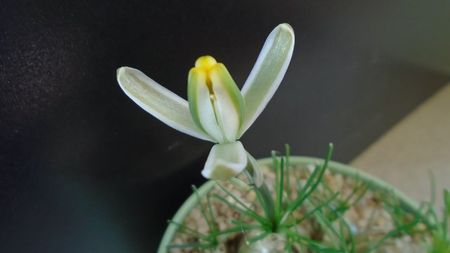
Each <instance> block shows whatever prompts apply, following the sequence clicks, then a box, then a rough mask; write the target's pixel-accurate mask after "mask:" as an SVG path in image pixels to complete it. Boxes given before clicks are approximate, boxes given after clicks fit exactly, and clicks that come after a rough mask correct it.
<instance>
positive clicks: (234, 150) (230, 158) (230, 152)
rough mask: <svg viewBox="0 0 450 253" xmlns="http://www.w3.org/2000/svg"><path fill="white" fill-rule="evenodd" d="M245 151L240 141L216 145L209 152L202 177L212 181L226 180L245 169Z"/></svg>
mask: <svg viewBox="0 0 450 253" xmlns="http://www.w3.org/2000/svg"><path fill="white" fill-rule="evenodd" d="M247 162H248V161H247V151H245V149H244V146H243V145H242V143H241V142H240V141H236V142H232V143H224V144H216V145H214V146H213V147H212V149H211V151H210V152H209V156H208V159H207V160H206V163H205V167H204V168H203V171H202V175H203V176H204V177H206V178H210V179H214V180H226V179H229V178H231V177H234V176H236V175H237V174H239V173H240V172H242V171H243V170H244V169H245V168H246V167H247Z"/></svg>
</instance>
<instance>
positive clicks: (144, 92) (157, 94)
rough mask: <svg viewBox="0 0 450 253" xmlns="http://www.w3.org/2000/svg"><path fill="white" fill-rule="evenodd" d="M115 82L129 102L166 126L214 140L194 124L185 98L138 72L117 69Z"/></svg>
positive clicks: (131, 69)
mask: <svg viewBox="0 0 450 253" xmlns="http://www.w3.org/2000/svg"><path fill="white" fill-rule="evenodd" d="M117 81H118V82H119V85H120V87H121V88H122V90H123V91H124V92H125V94H126V95H127V96H128V97H130V98H131V100H133V101H134V102H135V103H136V104H138V105H139V106H140V107H141V108H142V109H144V110H145V111H147V112H148V113H150V114H151V115H153V116H155V117H156V118H157V119H159V120H161V121H162V122H164V123H166V124H167V125H168V126H170V127H173V128H175V129H176V130H178V131H180V132H183V133H185V134H188V135H191V136H193V137H196V138H199V139H203V140H208V141H213V140H212V139H211V137H209V136H208V135H207V134H205V133H204V132H203V131H202V130H201V129H199V128H198V127H197V126H196V125H195V123H194V121H193V120H192V117H191V115H190V113H189V107H188V103H187V101H186V100H185V99H183V98H181V97H179V96H178V95H176V94H175V93H173V92H171V91H170V90H168V89H166V88H164V87H163V86H161V85H159V84H158V83H157V82H155V81H153V80H152V79H151V78H149V77H148V76H146V75H145V74H144V73H142V72H141V71H139V70H137V69H133V68H129V67H121V68H119V69H118V70H117Z"/></svg>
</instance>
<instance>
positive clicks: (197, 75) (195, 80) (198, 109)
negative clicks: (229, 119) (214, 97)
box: [188, 69, 225, 143]
mask: <svg viewBox="0 0 450 253" xmlns="http://www.w3.org/2000/svg"><path fill="white" fill-rule="evenodd" d="M188 98H189V107H190V110H191V113H192V117H193V119H194V121H195V122H197V124H198V125H199V127H201V128H202V129H203V130H204V131H205V132H206V133H208V134H209V136H211V137H212V138H213V139H214V142H219V143H221V142H224V140H225V139H224V136H223V133H222V130H221V128H220V126H219V123H218V122H217V119H216V113H215V111H214V106H213V103H212V101H211V97H210V92H209V89H208V86H207V85H206V74H205V73H204V72H202V71H196V70H195V69H192V70H191V71H190V72H189V77H188Z"/></svg>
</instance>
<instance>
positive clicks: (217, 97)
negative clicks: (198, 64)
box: [210, 63, 244, 142]
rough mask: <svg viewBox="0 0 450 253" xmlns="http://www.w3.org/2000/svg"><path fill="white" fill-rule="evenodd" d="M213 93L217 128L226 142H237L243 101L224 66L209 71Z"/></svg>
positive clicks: (218, 65)
mask: <svg viewBox="0 0 450 253" xmlns="http://www.w3.org/2000/svg"><path fill="white" fill-rule="evenodd" d="M210 78H211V86H212V90H213V91H214V92H213V93H214V99H212V101H213V103H214V110H215V112H216V118H217V122H218V124H219V126H220V127H221V129H222V131H223V135H224V137H225V139H226V141H228V142H233V141H236V140H237V137H238V134H239V128H240V126H241V122H242V119H243V113H244V100H243V98H242V95H241V92H240V91H239V88H238V87H237V85H236V83H235V82H234V80H233V78H232V77H231V75H230V74H229V73H228V71H227V69H226V68H225V66H224V65H223V64H221V63H219V64H217V65H216V66H215V67H214V68H213V69H211V71H210Z"/></svg>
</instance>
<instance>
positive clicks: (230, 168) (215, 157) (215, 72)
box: [117, 24, 295, 180]
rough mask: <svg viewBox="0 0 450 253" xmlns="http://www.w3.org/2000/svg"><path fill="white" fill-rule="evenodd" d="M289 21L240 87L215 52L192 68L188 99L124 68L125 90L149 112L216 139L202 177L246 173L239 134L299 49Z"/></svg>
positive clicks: (272, 38)
mask: <svg viewBox="0 0 450 253" xmlns="http://www.w3.org/2000/svg"><path fill="white" fill-rule="evenodd" d="M294 42H295V37H294V32H293V30H292V28H291V26H290V25H288V24H281V25H278V26H277V27H276V28H275V29H274V30H273V31H272V32H271V33H270V35H269V36H268V38H267V40H266V42H265V44H264V46H263V48H262V50H261V52H260V54H259V56H258V59H257V60H256V63H255V66H254V67H253V69H252V71H251V72H250V75H249V77H248V78H247V81H246V82H245V83H244V85H243V87H242V90H241V91H240V90H239V88H238V87H237V85H236V83H235V82H234V80H233V79H232V77H231V75H230V74H229V73H228V70H227V69H226V67H225V66H224V65H223V64H222V63H217V61H216V60H215V59H214V58H213V57H211V56H202V57H200V58H198V59H197V61H196V62H195V67H193V68H192V69H191V70H190V71H189V77H188V101H189V102H188V101H186V100H185V99H183V98H181V97H179V96H177V95H176V94H174V93H173V92H171V91H170V90H168V89H166V88H164V87H163V86H161V85H159V84H158V83H156V82H155V81H153V80H152V79H150V78H149V77H147V76H146V75H145V74H144V73H142V72H141V71H139V70H137V69H133V68H129V67H121V68H119V69H118V70H117V80H118V82H119V84H120V87H121V88H122V90H123V91H124V92H125V94H127V95H128V96H129V97H130V98H131V99H132V100H133V101H134V102H135V103H136V104H138V105H139V106H140V107H142V108H143V109H144V110H146V111H147V112H149V113H150V114H152V115H153V116H155V117H156V118H158V119H159V120H161V121H162V122H164V123H166V124H167V125H169V126H171V127H173V128H175V129H177V130H179V131H181V132H183V133H186V134H189V135H191V136H194V137H197V138H200V139H203V140H207V141H211V142H214V143H216V144H215V145H214V146H213V147H212V149H211V151H210V153H209V156H208V159H207V161H206V163H205V167H204V168H203V171H202V175H203V176H205V177H206V178H211V179H220V180H224V179H228V178H230V177H233V176H235V175H236V174H238V173H240V172H242V170H244V169H245V168H246V166H247V163H248V159H249V158H248V154H247V151H246V150H245V149H244V146H243V145H242V143H241V142H240V141H238V140H239V138H240V137H241V136H242V135H243V134H244V133H245V131H247V129H248V128H249V127H250V126H251V125H252V124H253V122H254V121H255V120H256V118H257V117H258V116H259V115H260V114H261V112H262V111H263V110H264V108H265V107H266V105H267V103H268V102H269V100H270V99H271V98H272V96H273V94H274V93H275V91H276V90H277V88H278V86H279V85H280V83H281V80H282V79H283V76H284V74H285V73H286V70H287V67H288V65H289V62H290V60H291V57H292V52H293V49H294Z"/></svg>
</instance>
